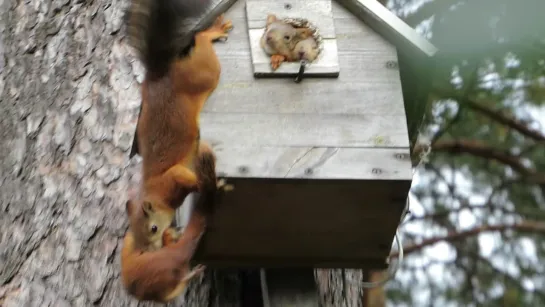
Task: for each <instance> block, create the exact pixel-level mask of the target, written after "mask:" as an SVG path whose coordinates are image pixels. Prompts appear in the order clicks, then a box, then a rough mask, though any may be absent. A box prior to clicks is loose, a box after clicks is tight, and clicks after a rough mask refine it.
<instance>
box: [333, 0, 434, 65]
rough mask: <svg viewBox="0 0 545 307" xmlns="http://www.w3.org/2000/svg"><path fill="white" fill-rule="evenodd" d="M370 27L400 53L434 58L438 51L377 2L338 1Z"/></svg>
mask: <svg viewBox="0 0 545 307" xmlns="http://www.w3.org/2000/svg"><path fill="white" fill-rule="evenodd" d="M338 2H339V3H340V4H341V5H343V6H344V7H346V8H347V9H348V10H349V11H350V12H352V13H353V14H354V15H355V16H357V17H358V18H360V19H361V20H364V21H365V22H366V24H367V25H369V27H371V28H372V29H373V30H375V31H376V32H377V33H380V35H382V36H383V37H385V38H386V39H388V40H389V41H390V42H392V43H393V44H394V45H395V46H396V47H397V48H399V50H400V52H402V53H405V52H408V53H409V54H411V55H413V56H415V57H418V58H422V57H432V56H434V55H435V54H436V53H437V51H438V49H437V48H436V47H435V46H434V45H433V44H431V43H430V42H429V41H428V40H427V39H425V38H424V37H423V36H421V35H420V34H418V33H417V32H416V31H415V30H414V29H413V28H411V27H410V26H409V25H407V24H406V23H405V22H404V21H403V20H401V19H400V18H399V17H397V16H396V15H395V14H394V13H392V12H390V11H389V10H388V9H387V8H385V7H384V6H383V5H382V4H380V3H379V2H378V1H376V0H338Z"/></svg>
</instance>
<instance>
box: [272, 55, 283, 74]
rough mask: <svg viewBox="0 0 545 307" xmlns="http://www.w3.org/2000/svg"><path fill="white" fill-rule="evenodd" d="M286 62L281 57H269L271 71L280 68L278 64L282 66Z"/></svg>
mask: <svg viewBox="0 0 545 307" xmlns="http://www.w3.org/2000/svg"><path fill="white" fill-rule="evenodd" d="M285 60H286V57H285V56H283V55H279V54H275V55H272V56H271V68H272V70H277V69H278V67H280V64H282V63H283V62H284V61H285Z"/></svg>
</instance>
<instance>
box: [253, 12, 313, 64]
mask: <svg viewBox="0 0 545 307" xmlns="http://www.w3.org/2000/svg"><path fill="white" fill-rule="evenodd" d="M309 37H312V31H311V30H310V29H308V28H295V27H294V26H292V25H290V24H288V23H286V22H284V21H282V20H279V19H278V18H277V17H276V15H274V14H269V15H267V22H266V26H265V32H263V35H262V36H261V39H260V45H261V48H263V50H264V51H265V53H266V54H268V55H270V56H271V68H272V70H277V69H278V67H280V64H282V63H283V62H285V61H288V62H292V61H297V60H299V59H300V56H299V54H296V53H294V48H295V46H296V45H297V43H299V42H300V41H302V40H304V39H306V38H309Z"/></svg>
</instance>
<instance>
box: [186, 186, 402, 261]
mask: <svg viewBox="0 0 545 307" xmlns="http://www.w3.org/2000/svg"><path fill="white" fill-rule="evenodd" d="M229 180H230V181H231V182H232V183H233V184H234V185H235V190H233V191H232V192H229V193H227V194H225V195H224V197H223V199H222V202H221V203H219V204H218V205H217V207H216V211H215V214H214V216H213V217H212V219H211V220H210V222H209V226H208V231H207V233H206V234H205V236H204V238H203V240H202V242H201V243H200V246H199V249H198V252H197V255H196V261H200V262H202V263H204V264H206V265H235V263H236V264H237V265H241V266H254V265H257V266H260V267H265V268H268V267H275V266H304V267H309V266H310V267H329V266H330V265H335V266H337V267H368V268H371V267H372V266H375V265H377V263H379V262H382V263H383V264H384V262H385V259H386V257H387V255H388V254H389V252H390V250H391V246H392V242H393V237H394V233H395V229H396V228H397V226H398V223H399V217H400V215H401V211H402V210H403V208H404V205H405V202H404V198H405V197H406V196H407V193H408V190H409V188H410V182H408V181H367V182H362V181H360V180H357V181H351V180H323V181H322V180H313V181H312V182H310V181H304V180H287V179H284V180H259V179H234V178H231V179H229ZM280 191H281V192H280ZM332 204H334V206H332ZM237 261H240V263H239V262H237ZM374 268H377V267H376V266H375V267H374ZM381 268H382V267H381Z"/></svg>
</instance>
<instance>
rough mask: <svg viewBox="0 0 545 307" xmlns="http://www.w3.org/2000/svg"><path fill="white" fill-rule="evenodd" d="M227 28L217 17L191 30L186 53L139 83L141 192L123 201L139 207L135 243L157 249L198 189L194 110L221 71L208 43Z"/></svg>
mask: <svg viewBox="0 0 545 307" xmlns="http://www.w3.org/2000/svg"><path fill="white" fill-rule="evenodd" d="M231 27H232V26H231V22H230V21H226V22H224V21H223V16H220V17H218V19H217V20H216V22H215V23H214V25H212V26H211V27H210V28H209V29H207V30H205V31H202V32H199V33H197V34H196V35H195V47H194V48H193V50H192V51H191V53H190V54H189V56H188V57H186V58H182V59H179V60H177V61H176V62H174V63H172V65H171V66H170V68H169V71H168V72H167V74H166V75H164V76H163V77H160V78H156V77H155V75H154V74H148V75H147V76H146V78H145V80H144V82H143V84H142V110H141V113H140V117H139V120H138V124H137V132H136V133H137V137H138V151H139V154H140V155H141V156H142V159H143V162H142V164H143V174H142V179H143V185H142V192H143V193H141V194H142V201H141V203H136V202H134V201H130V202H131V203H130V204H128V205H129V206H131V207H134V208H136V209H138V207H141V208H142V209H143V210H130V214H129V218H130V220H131V223H130V224H131V230H132V231H133V234H134V240H135V244H136V245H137V246H138V247H149V248H150V249H157V248H160V247H161V245H162V239H161V236H162V233H163V231H164V230H165V229H167V228H168V227H170V224H171V223H172V220H173V218H174V214H175V210H176V209H177V208H178V207H179V206H180V205H181V204H182V203H183V201H184V199H185V198H186V197H187V195H188V194H189V193H191V192H195V191H197V190H198V189H199V178H198V177H197V176H196V174H195V167H194V162H195V161H194V160H195V157H196V155H197V154H198V152H199V147H200V146H208V145H206V144H205V143H203V142H201V141H200V137H199V115H200V112H201V109H202V107H203V105H204V103H205V102H206V100H207V99H208V97H209V96H210V94H212V92H213V91H214V89H215V88H216V87H217V85H218V82H219V77H220V72H221V67H220V62H219V60H218V58H217V56H216V53H215V50H214V48H213V45H212V42H213V41H214V40H217V39H219V38H226V37H227V31H228V30H230V29H231ZM199 144H202V145H199ZM151 227H155V229H154V231H152V228H151Z"/></svg>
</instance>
